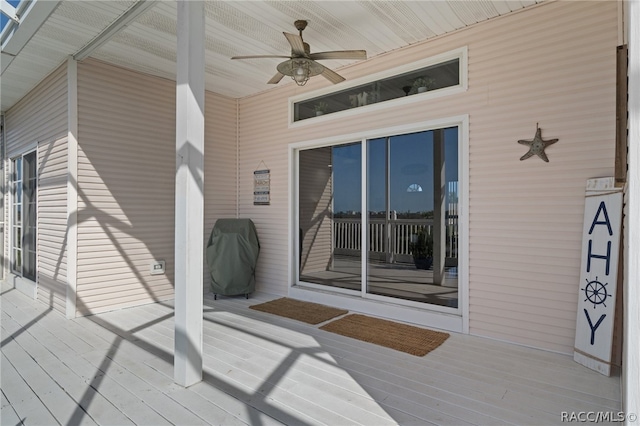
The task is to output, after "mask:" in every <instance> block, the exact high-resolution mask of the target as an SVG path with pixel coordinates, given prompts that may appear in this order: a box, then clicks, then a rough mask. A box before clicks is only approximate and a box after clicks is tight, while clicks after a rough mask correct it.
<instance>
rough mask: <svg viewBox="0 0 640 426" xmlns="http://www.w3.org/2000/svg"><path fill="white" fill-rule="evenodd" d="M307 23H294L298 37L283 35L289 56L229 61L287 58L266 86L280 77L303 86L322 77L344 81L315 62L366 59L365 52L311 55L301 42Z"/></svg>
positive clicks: (247, 57) (334, 52) (307, 46)
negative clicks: (314, 77) (288, 45)
mask: <svg viewBox="0 0 640 426" xmlns="http://www.w3.org/2000/svg"><path fill="white" fill-rule="evenodd" d="M307 24H308V22H307V21H305V20H298V21H295V22H294V25H295V27H296V29H297V30H298V31H299V32H300V34H299V35H296V34H289V33H283V34H284V36H285V37H286V38H287V41H288V42H289V44H290V45H291V56H283V55H251V56H234V57H232V58H231V59H255V58H287V60H286V61H284V62H281V63H279V64H278V66H277V67H276V69H277V70H278V72H277V73H276V75H274V76H273V77H272V78H271V80H269V81H268V82H267V83H268V84H278V83H279V82H280V80H282V77H284V76H285V75H288V76H289V77H291V78H292V79H293V80H294V81H295V82H296V84H298V86H304V85H305V83H306V82H307V81H308V80H309V78H311V77H313V76H316V75H322V76H323V77H324V78H326V79H327V80H329V81H330V82H332V83H333V84H336V83H340V82H341V81H344V80H345V79H344V77H342V76H341V75H340V74H338V73H337V72H335V71H333V70H331V69H329V68H327V67H325V66H324V65H321V64H319V63H318V62H316V60H318V59H367V52H366V51H364V50H335V51H331V52H318V53H311V49H310V47H309V44H307V43H305V42H304V40H302V31H303V30H304V29H305V28H306V27H307Z"/></svg>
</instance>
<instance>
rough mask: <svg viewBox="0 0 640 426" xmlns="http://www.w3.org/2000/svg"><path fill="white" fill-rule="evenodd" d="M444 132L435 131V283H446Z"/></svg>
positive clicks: (440, 130)
mask: <svg viewBox="0 0 640 426" xmlns="http://www.w3.org/2000/svg"><path fill="white" fill-rule="evenodd" d="M446 180H447V179H446V176H445V166H444V130H443V129H437V130H434V131H433V283H434V284H438V285H441V284H442V283H443V281H444V264H445V257H446V236H445V233H446V226H445V217H446V204H445V201H446V197H445V194H446V188H445V185H446Z"/></svg>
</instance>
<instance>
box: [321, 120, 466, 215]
mask: <svg viewBox="0 0 640 426" xmlns="http://www.w3.org/2000/svg"><path fill="white" fill-rule="evenodd" d="M367 150H368V155H369V161H368V164H369V179H368V180H369V208H368V210H369V211H382V210H385V152H386V143H385V138H381V139H374V140H370V141H369V146H368V148H367ZM360 152H361V149H360V144H353V145H346V146H339V147H334V148H333V174H334V189H333V191H334V211H336V212H340V211H349V210H351V211H356V212H359V211H360V188H361V184H360V182H361V177H360V176H361V162H360ZM432 153H433V132H431V131H428V132H419V133H413V134H409V135H401V136H393V137H392V138H391V153H390V158H391V161H390V172H391V185H390V186H391V188H390V189H391V191H390V194H391V210H396V211H397V212H402V213H405V212H411V213H415V212H425V211H430V210H433V160H432ZM445 164H446V166H445V174H446V180H447V181H448V182H450V181H457V180H458V129H457V128H450V129H445ZM411 184H418V185H420V186H421V187H422V189H423V191H422V192H407V188H408V187H409V185H411Z"/></svg>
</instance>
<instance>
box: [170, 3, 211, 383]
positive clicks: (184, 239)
mask: <svg viewBox="0 0 640 426" xmlns="http://www.w3.org/2000/svg"><path fill="white" fill-rule="evenodd" d="M204 31H205V29H204V3H203V2H201V1H188V0H179V1H178V55H177V74H176V206H175V209H176V210H175V213H176V215H175V355H174V379H175V381H176V383H178V384H179V385H182V386H185V387H187V386H190V385H192V384H194V383H197V382H199V381H201V380H202V303H203V300H202V299H203V288H202V286H203V273H204V260H203V259H204V254H203V250H204V236H203V235H204V234H203V232H202V230H203V226H204V200H203V198H204Z"/></svg>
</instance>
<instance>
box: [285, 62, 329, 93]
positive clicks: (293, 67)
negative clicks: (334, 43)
mask: <svg viewBox="0 0 640 426" xmlns="http://www.w3.org/2000/svg"><path fill="white" fill-rule="evenodd" d="M277 68H278V72H280V73H281V74H284V75H288V76H289V77H291V78H292V79H293V81H295V82H296V84H297V85H298V86H304V85H305V84H306V83H307V81H309V79H310V78H311V77H313V76H316V75H320V74H322V72H323V71H324V67H323V66H322V65H320V64H319V63H317V62H315V61H312V60H309V59H306V58H293V59H289V60H288V61H284V62H281V63H280V64H278V67H277Z"/></svg>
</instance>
